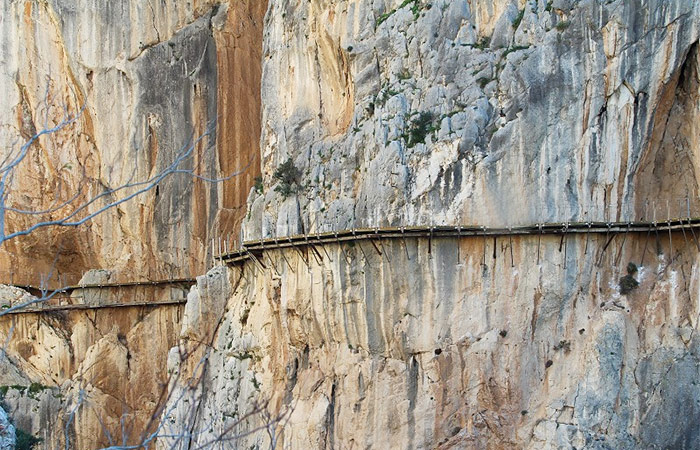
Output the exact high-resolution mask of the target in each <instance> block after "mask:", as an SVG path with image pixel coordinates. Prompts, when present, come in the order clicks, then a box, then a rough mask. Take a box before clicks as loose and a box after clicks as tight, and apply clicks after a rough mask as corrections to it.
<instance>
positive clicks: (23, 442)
mask: <svg viewBox="0 0 700 450" xmlns="http://www.w3.org/2000/svg"><path fill="white" fill-rule="evenodd" d="M15 436H16V437H17V441H16V443H15V449H16V450H32V449H33V448H34V447H35V446H36V445H37V444H38V443H40V442H41V441H42V440H41V438H38V437H36V436H34V435H32V434H29V433H27V432H26V431H24V430H23V429H21V428H16V429H15Z"/></svg>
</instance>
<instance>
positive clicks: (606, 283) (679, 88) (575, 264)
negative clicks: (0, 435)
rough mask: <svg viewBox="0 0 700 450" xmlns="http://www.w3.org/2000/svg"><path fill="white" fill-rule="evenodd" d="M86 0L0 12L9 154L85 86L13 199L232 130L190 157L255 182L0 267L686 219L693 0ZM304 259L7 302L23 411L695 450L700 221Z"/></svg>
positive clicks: (148, 269)
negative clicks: (70, 307) (104, 304)
mask: <svg viewBox="0 0 700 450" xmlns="http://www.w3.org/2000/svg"><path fill="white" fill-rule="evenodd" d="M80 6H85V7H80ZM80 6H74V5H73V4H72V3H71V4H68V3H61V2H56V1H52V2H48V3H47V2H44V3H39V4H37V3H34V2H30V1H24V2H13V3H10V4H7V5H4V6H3V8H4V9H3V11H2V15H0V21H2V22H0V23H1V24H2V25H3V26H1V27H0V33H4V34H3V36H2V40H1V41H0V42H1V43H2V45H0V49H2V50H1V51H2V53H1V54H0V56H2V58H0V59H2V60H3V62H4V66H3V75H2V76H1V77H0V80H1V81H0V83H2V84H0V89H2V90H3V92H4V91H5V90H7V92H9V94H8V95H9V97H8V98H9V99H10V101H8V102H5V103H3V105H1V106H0V108H5V109H4V110H3V112H4V113H5V114H2V115H0V116H2V117H4V118H6V119H3V120H7V121H8V123H7V126H3V127H0V133H3V134H2V137H3V139H4V141H3V142H10V143H15V142H17V141H18V139H20V138H24V139H26V137H27V136H30V135H31V134H32V133H33V130H35V129H39V128H40V126H41V125H39V124H42V123H43V122H42V118H43V117H44V116H45V115H46V114H47V112H48V116H49V124H53V123H56V121H57V120H58V119H57V118H58V117H60V116H61V114H63V109H62V107H63V105H64V104H65V105H67V106H68V107H69V109H70V110H71V111H76V110H79V108H80V105H83V104H84V105H87V106H86V108H85V110H84V111H83V112H82V113H81V115H80V116H79V119H78V120H77V121H76V123H75V124H74V125H73V126H72V127H71V128H70V129H66V130H63V131H61V132H60V133H57V134H55V135H53V136H52V137H51V138H42V139H40V140H39V142H38V143H36V144H34V147H32V148H33V149H35V150H36V151H35V152H33V153H32V158H33V159H32V165H28V166H27V167H26V168H24V169H23V171H21V172H18V175H17V177H16V179H15V180H14V182H15V183H17V185H18V187H17V189H18V190H16V191H15V192H21V193H22V195H20V196H18V197H16V198H14V199H13V201H14V202H17V203H16V204H17V205H18V206H19V205H22V206H24V205H29V206H32V207H35V208H39V207H51V206H52V205H54V204H56V202H60V200H61V199H65V198H66V195H68V193H69V192H75V191H76V189H77V186H78V185H81V184H82V185H83V186H86V187H85V188H84V189H85V190H86V193H85V195H88V193H90V192H93V193H94V192H101V190H102V189H110V188H114V187H116V186H119V185H120V184H123V183H124V182H125V181H127V180H129V179H130V177H131V175H132V174H134V176H136V175H138V176H141V177H144V176H146V177H147V176H149V175H151V174H154V173H157V172H158V170H160V169H162V168H163V167H165V166H166V165H167V164H168V161H169V160H170V159H171V158H172V157H173V156H174V155H175V154H176V152H177V150H178V149H179V148H181V146H182V145H183V141H185V142H186V141H187V139H188V138H189V137H190V136H191V135H195V136H196V135H198V134H201V133H202V132H203V130H205V127H206V124H208V123H209V122H211V121H212V120H214V119H215V118H216V119H217V122H218V124H219V127H218V128H217V134H216V139H214V138H213V136H207V137H206V138H205V139H204V140H202V141H200V142H199V143H198V144H197V145H196V146H195V156H194V157H193V158H192V160H188V162H187V164H191V166H188V167H196V168H197V169H198V170H200V169H201V172H198V173H202V174H207V175H208V176H210V175H214V174H226V173H229V172H230V171H235V170H237V169H239V168H241V167H243V168H245V167H248V168H253V169H252V170H249V171H248V172H246V174H245V175H244V176H240V177H237V178H234V181H233V182H232V183H229V184H219V185H211V184H208V183H205V182H203V181H202V180H199V181H194V182H193V181H192V180H191V179H190V180H186V179H185V178H182V177H172V178H169V179H168V180H167V181H164V182H163V183H162V184H161V185H160V186H159V188H158V189H157V190H152V191H150V192H149V193H148V194H147V195H146V196H144V197H141V198H140V200H139V201H137V202H135V203H133V204H132V203H130V204H129V205H124V206H123V207H121V208H119V209H117V210H115V212H116V216H117V219H114V216H112V215H109V216H108V215H104V216H101V217H100V218H99V219H98V220H96V221H94V222H93V223H92V225H91V227H90V228H86V229H82V228H78V229H74V230H73V229H68V230H62V231H60V232H52V233H48V232H47V233H37V234H36V235H33V236H32V237H31V238H30V239H27V240H16V241H12V243H10V244H6V246H5V248H4V249H3V250H2V251H3V252H4V253H0V258H4V259H1V261H2V262H3V264H5V262H8V263H9V262H10V261H12V263H13V266H14V267H17V268H21V267H24V268H26V267H31V268H32V269H33V270H35V271H41V270H46V269H45V268H48V267H50V266H52V265H53V264H54V260H55V259H56V255H57V254H58V255H59V257H58V264H57V265H58V266H60V267H64V268H67V267H70V270H75V271H78V272H83V271H85V270H86V269H88V268H94V267H105V268H109V269H112V270H114V271H115V274H116V275H115V276H117V277H118V276H122V275H124V274H129V275H139V276H143V277H147V276H167V275H168V274H173V272H176V271H178V270H181V271H182V270H184V271H185V272H187V270H188V269H189V270H191V271H196V270H201V268H202V267H203V266H204V260H205V259H206V257H207V254H206V251H207V250H206V242H207V239H208V238H209V237H210V234H209V233H210V230H211V229H212V228H216V227H217V226H218V227H219V228H220V229H221V230H234V229H235V228H236V227H237V226H238V224H239V223H241V222H243V225H242V226H243V230H244V234H245V236H246V237H247V238H248V239H258V238H260V237H269V236H286V235H289V234H297V233H301V232H309V231H312V232H314V231H326V230H333V229H344V228H349V227H365V226H383V225H411V224H419V225H428V224H441V223H448V224H458V223H461V224H469V223H476V224H479V225H487V226H504V227H508V226H514V225H519V224H531V223H537V222H546V221H556V222H565V221H587V220H602V221H612V220H623V221H624V220H657V219H658V220H664V219H666V218H668V217H670V216H679V215H685V214H687V213H688V210H690V212H691V214H693V215H698V214H699V213H700V204H698V203H699V200H698V195H697V194H698V192H697V191H698V188H697V185H698V176H697V173H696V167H697V166H698V165H697V164H696V159H697V148H698V146H697V143H698V129H697V123H698V119H699V117H698V111H700V109H699V108H698V106H700V105H698V101H699V100H698V99H699V93H700V76H699V75H698V74H699V72H698V66H699V62H700V55H699V53H698V49H697V41H698V34H699V32H700V30H699V26H700V2H699V1H697V0H692V1H687V0H673V1H662V0H648V1H623V0H606V1H602V0H581V1H569V0H551V1H542V0H540V1H537V0H497V1H486V0H483V1H482V0H470V1H448V0H436V1H430V2H427V1H424V0H408V1H399V0H391V1H389V0H377V1H368V0H354V1H345V0H310V1H309V0H303V1H302V0H292V1H284V2H282V1H274V0H272V1H270V2H269V4H266V3H263V2H254V1H252V0H251V1H248V2H245V1H244V2H235V3H230V4H228V3H221V4H218V3H217V4H208V3H193V4H188V3H177V4H175V3H167V2H165V3H164V2H160V3H157V4H155V3H154V4H151V3H149V2H146V3H143V2H142V3H139V4H138V5H136V4H132V3H110V4H105V5H98V6H94V5H80ZM263 14H265V17H264V22H263V21H262V15H263ZM97 19H99V20H97ZM6 24H7V25H6ZM95 24H100V26H97V25H95ZM17 36H22V37H23V38H22V39H20V40H18V38H17ZM103 36H106V37H104V38H103ZM96 37H99V40H98V39H97V38H96ZM261 41H262V44H260V42H261ZM96 42H101V43H105V45H95V43H96ZM25 61H31V63H30V62H25ZM258 64H259V65H258ZM46 74H51V77H50V79H49V81H48V82H46V76H45V75H46ZM259 77H260V78H259ZM18 80H19V81H18ZM256 83H259V84H256ZM47 84H48V92H49V93H50V96H51V98H53V99H55V98H60V99H61V100H60V101H54V102H48V106H47V105H43V104H42V100H43V99H44V98H45V94H44V93H45V92H46V86H47ZM247 86H250V87H251V88H254V89H248V88H247ZM258 88H259V89H260V92H261V97H260V103H257V102H258V97H257V94H254V93H251V91H253V90H254V91H256V92H257V89H258ZM59 106H60V107H59ZM115 111H119V113H118V117H119V119H118V120H114V119H113V117H114V114H115ZM258 113H260V114H261V117H262V121H261V123H260V124H259V125H258V126H256V124H258V122H257V119H256V117H258V116H257V114H258ZM258 135H259V136H260V149H259V150H258V149H257V147H256V142H257V141H258ZM4 147H7V145H5V146H4ZM258 151H259V153H258ZM257 164H260V170H261V173H262V183H261V184H259V185H258V186H256V188H255V189H251V184H252V182H253V177H254V175H255V174H256V173H257ZM74 172H77V173H79V175H78V176H73V175H70V176H69V175H68V174H69V173H74ZM64 173H65V175H59V176H55V175H51V174H64ZM59 180H60V182H59ZM49 194H50V195H49ZM81 195H83V194H82V193H81ZM246 195H247V210H246V211H243V205H242V201H243V199H244V197H245V196H246ZM244 214H245V218H244ZM14 220H17V219H16V218H15V219H14ZM15 223H19V222H15ZM611 238H612V240H611ZM47 242H48V243H50V244H51V245H52V246H53V247H52V248H51V251H46V247H47V245H46V243H47ZM429 245H430V252H429V251H428V246H429ZM56 248H59V249H61V251H59V252H57V251H56ZM316 250H317V252H315V251H313V250H309V249H306V250H301V249H300V250H288V251H285V252H284V253H282V252H279V251H268V252H265V253H264V254H263V255H258V256H257V257H258V258H260V260H259V261H257V262H247V263H246V264H244V265H243V266H242V267H235V268H228V269H223V268H220V267H217V268H215V269H213V270H212V271H210V272H209V273H208V274H207V275H206V276H202V277H199V278H198V281H197V286H196V287H195V288H194V289H193V290H192V291H191V292H190V294H189V295H188V302H187V305H186V307H185V309H184V312H183V317H182V320H181V321H180V319H179V316H177V315H176V313H175V311H178V310H177V308H173V309H166V310H158V311H157V312H153V313H151V314H149V315H147V316H145V317H142V316H141V315H140V314H141V313H136V312H131V313H123V314H122V313H119V314H115V315H112V316H100V317H102V318H101V319H99V318H98V316H95V317H91V316H89V314H85V315H83V316H80V315H76V316H70V317H69V318H67V319H66V318H65V317H63V316H62V318H54V317H51V316H47V317H43V316H42V319H40V320H38V319H37V318H35V317H34V318H32V317H33V316H22V318H21V319H17V320H18V322H16V323H15V324H14V326H13V325H12V324H11V323H10V322H9V321H8V320H7V319H3V320H5V322H3V323H2V324H0V325H2V326H3V327H4V329H3V333H4V336H10V335H12V336H13V337H12V339H10V340H8V342H9V343H8V346H7V347H8V351H7V354H8V362H9V363H8V364H4V365H3V366H4V367H3V368H2V373H4V375H3V377H4V379H7V380H17V381H16V382H15V381H12V382H8V383H7V385H8V386H9V385H10V384H13V385H17V386H20V388H21V389H17V388H9V387H8V389H7V392H6V399H8V400H7V401H8V405H7V406H8V409H9V413H10V415H11V416H12V417H14V418H15V420H17V421H20V422H21V423H22V424H23V425H22V426H23V427H24V428H27V429H31V431H33V432H38V430H39V427H41V426H44V427H45V428H46V429H51V430H53V431H51V432H50V433H48V434H46V435H45V436H44V438H45V442H46V443H47V445H60V444H62V443H63V442H64V440H65V436H62V434H61V432H60V430H62V429H63V425H64V423H65V422H61V421H62V420H65V418H62V416H60V414H57V413H56V411H72V410H75V411H77V412H78V413H77V415H76V416H75V422H71V423H75V425H72V428H71V427H69V428H71V433H73V434H72V435H71V436H70V439H71V441H72V442H75V443H76V444H75V445H76V446H77V447H79V448H82V447H96V446H100V445H108V444H109V443H110V438H111V440H112V441H113V440H114V439H116V438H115V436H117V435H118V433H119V432H121V431H120V430H121V429H120V428H119V424H120V418H121V417H123V415H124V414H127V416H128V418H129V420H132V422H131V423H133V424H134V425H133V428H132V429H133V430H141V431H140V432H137V433H131V434H130V435H129V438H130V439H138V437H139V435H141V434H142V433H143V432H144V430H146V432H148V431H149V430H154V431H159V434H161V438H160V439H158V441H157V445H158V446H160V447H163V448H173V447H174V448H183V449H184V448H191V447H197V446H203V447H207V446H214V445H215V444H216V445H219V444H221V445H222V446H224V445H228V444H231V445H232V446H236V447H241V448H251V447H253V448H262V447H264V446H268V445H269V444H273V446H274V447H277V448H355V447H368V448H375V447H376V448H383V447H388V446H396V447H400V448H427V447H430V448H433V447H437V448H514V447H515V448H521V447H522V448H538V449H539V448H583V447H587V448H600V449H607V448H610V449H612V448H640V447H641V448H658V447H666V446H669V447H674V448H695V447H698V446H700V435H698V432H697V427H696V424H697V422H698V420H699V419H700V407H699V406H698V405H700V390H699V389H698V386H697V380H698V378H699V374H698V367H699V366H700V361H699V360H698V339H697V337H696V333H695V330H696V328H697V321H698V317H700V305H699V304H698V298H700V297H699V294H700V292H699V291H698V264H699V262H700V261H699V260H698V256H697V247H696V245H695V243H694V241H693V236H691V235H688V234H687V233H678V232H677V233H674V234H672V235H671V236H666V235H663V234H662V235H661V236H658V235H655V234H651V233H650V234H649V235H644V234H630V235H627V234H620V235H617V236H614V237H613V236H605V235H594V236H580V235H579V236H578V237H575V236H567V237H566V238H565V239H561V238H560V237H556V238H554V237H547V236H545V237H543V238H542V239H541V241H540V239H538V238H537V237H513V238H508V237H500V238H495V239H482V238H465V239H461V240H455V239H438V240H433V241H432V242H431V243H430V244H428V242H427V240H409V241H408V242H407V243H406V244H404V243H403V242H402V241H400V240H395V241H391V242H390V241H384V242H382V247H381V249H380V251H381V252H382V254H381V255H380V254H379V252H377V251H376V250H375V249H374V247H373V246H371V245H369V244H368V243H364V244H363V243H354V244H347V245H344V246H343V247H342V248H341V247H340V246H337V245H329V246H326V247H324V248H323V249H321V248H318V249H316ZM19 255H22V258H26V259H19V258H20V256H19ZM630 263H632V264H631V265H630ZM4 267H9V266H7V265H6V266H4ZM628 267H629V271H630V273H628V272H627V268H628ZM635 268H636V269H635ZM64 270H67V269H64ZM637 284H638V285H637ZM81 314H82V313H81ZM71 317H73V318H71ZM56 320H58V321H59V323H54V322H56ZM61 321H67V323H63V322H61ZM115 323H116V324H117V326H116V328H115V327H114V324H115ZM153 342H157V343H158V344H157V345H153V344H152V343H153ZM52 347H56V348H52ZM166 349H169V351H168V350H166ZM55 352H58V353H57V354H58V355H59V356H52V355H54V354H56V353H55ZM130 355H131V357H129V356H130ZM137 355H138V356H137ZM54 358H56V361H57V362H54V361H53V359H54ZM139 358H141V359H139ZM115 368H116V371H115ZM32 383H40V386H42V387H43V386H48V387H49V389H43V388H39V386H37V385H36V384H35V385H34V388H33V389H32ZM59 385H60V388H59V387H58V386H59ZM130 386H139V389H133V390H129V387H130ZM161 386H167V387H168V388H169V389H168V392H169V394H168V398H167V401H166V402H165V403H164V404H165V409H164V410H162V411H161V412H160V415H159V417H160V421H157V423H156V422H153V423H151V422H150V416H149V414H151V413H150V411H153V410H154V409H153V407H154V406H157V405H158V404H159V402H158V397H154V396H153V393H154V392H161V391H159V388H160V387H161ZM30 391H31V392H32V396H31V397H30V396H29V395H28V394H29V392H30ZM125 399H126V400H125ZM88 400H89V401H88ZM71 408H72V409H71ZM29 411H32V412H33V413H34V414H32V413H30V412H29ZM42 421H43V422H42ZM47 424H48V426H47ZM117 429H119V431H114V430H117ZM57 430H58V431H57ZM104 430H108V431H109V433H106V432H105V431H104ZM163 435H167V436H163ZM223 439H225V440H223ZM132 442H135V441H132ZM193 444H194V445H193Z"/></svg>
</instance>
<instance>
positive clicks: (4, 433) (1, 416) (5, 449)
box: [0, 408, 15, 450]
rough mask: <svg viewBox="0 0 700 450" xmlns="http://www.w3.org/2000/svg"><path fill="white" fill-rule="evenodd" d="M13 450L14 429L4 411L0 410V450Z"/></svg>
mask: <svg viewBox="0 0 700 450" xmlns="http://www.w3.org/2000/svg"><path fill="white" fill-rule="evenodd" d="M14 449H15V427H14V425H12V423H11V422H10V420H9V418H8V417H7V413H6V412H5V410H4V409H2V408H0V450H14Z"/></svg>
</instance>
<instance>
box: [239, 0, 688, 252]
mask: <svg viewBox="0 0 700 450" xmlns="http://www.w3.org/2000/svg"><path fill="white" fill-rule="evenodd" d="M402 5H403V6H402ZM698 8H699V3H698V2H697V1H651V2H640V1H610V2H600V1H594V0H585V1H577V2H569V1H551V2H546V1H525V0H520V1H515V0H512V1H506V0H503V1H496V2H493V1H491V0H488V1H471V2H455V1H447V0H444V1H443V0H439V1H431V2H424V1H409V2H399V1H358V2H345V1H330V0H328V1H321V0H313V1H311V2H307V1H292V2H273V3H271V5H270V10H269V12H268V15H267V17H266V36H265V42H264V58H265V59H264V64H263V82H262V83H263V91H262V95H263V97H262V101H263V135H262V141H261V146H262V148H261V151H262V154H263V174H264V184H265V186H266V189H265V192H264V194H259V193H253V194H252V195H251V198H250V212H249V220H248V221H247V222H246V233H247V236H249V237H250V238H253V239H255V238H258V237H259V236H261V235H262V236H274V235H280V236H284V235H287V234H289V233H299V232H301V231H303V230H306V231H308V230H311V231H315V230H321V231H324V230H331V229H344V228H349V227H353V226H356V227H363V226H376V225H379V226H382V225H402V224H403V225H409V224H423V225H426V224H430V223H436V224H439V223H447V224H452V223H458V222H459V223H465V224H472V223H475V224H483V225H493V226H515V225H522V224H530V223H537V222H542V221H562V222H563V221H567V220H570V221H586V220H626V219H641V218H643V217H651V216H652V215H653V213H654V211H653V210H654V209H655V212H656V215H657V216H658V218H662V217H663V218H664V219H665V218H666V217H667V211H668V210H670V214H671V215H672V216H676V215H678V213H679V199H681V198H684V197H685V196H686V192H688V193H692V192H694V191H695V190H696V189H697V174H696V172H695V167H696V166H697V165H696V164H694V163H693V164H690V161H695V159H696V153H697V150H696V148H697V146H695V145H693V144H694V143H695V142H696V141H697V138H696V135H697V133H695V130H694V127H695V125H692V124H694V123H697V120H695V119H694V118H695V117H697V111H698V110H697V107H696V105H697V77H696V75H695V74H696V67H697V50H696V42H697V40H698V31H699V27H698V16H699V15H700V12H699V9H698ZM329 43H332V45H333V46H334V48H335V51H336V58H335V61H336V63H335V64H336V65H337V66H336V65H333V64H327V63H326V62H324V59H323V58H322V57H321V56H322V55H323V53H324V46H325V45H331V44H329ZM320 74H323V75H320ZM683 74H686V75H687V76H686V75H683ZM328 77H333V78H334V82H335V83H336V84H338V85H339V86H341V87H342V88H334V89H332V93H333V96H334V98H333V100H332V101H329V100H327V99H326V98H325V97H324V93H323V88H324V86H331V85H332V84H329V83H328V82H327V81H326V78H328ZM688 83H690V84H692V85H693V86H694V90H692V89H691V90H690V91H688V90H687V89H686V85H687V84H688ZM691 92H692V94H690V93H691ZM686 94H690V95H691V97H690V99H692V101H689V102H688V101H687V97H686ZM342 101H347V102H350V103H351V107H348V106H342V107H335V106H334V111H335V113H338V112H339V111H344V114H345V111H348V112H349V114H351V116H352V118H351V120H350V121H349V122H347V126H346V127H345V128H344V130H343V132H341V133H338V132H337V129H334V128H332V127H329V125H328V121H329V120H332V119H333V116H332V115H331V116H330V118H329V116H328V113H327V112H326V111H325V109H324V105H327V104H329V103H330V104H333V105H336V102H342ZM675 113H680V115H678V116H677V117H679V118H680V121H681V122H682V123H683V124H685V125H682V126H680V125H674V122H675V121H674V120H667V119H668V118H669V116H674V114H675ZM673 136H677V137H676V138H674V137H673ZM676 147H677V148H678V149H679V150H678V152H676V151H671V150H670V149H674V148H676ZM674 154H675V155H676V156H673V155H674ZM288 158H291V159H292V160H293V162H294V164H295V165H296V166H297V167H298V168H299V169H300V170H301V171H302V172H303V175H302V176H301V178H300V179H299V182H298V186H297V190H298V192H297V193H295V194H293V195H291V196H289V197H288V198H286V199H285V198H284V196H283V195H282V194H280V193H279V192H276V190H275V187H276V186H278V185H279V182H278V181H277V179H275V177H273V175H274V173H275V170H276V169H277V168H278V167H279V166H280V164H281V163H283V162H285V161H286V160H287V159H288ZM662 165H664V166H665V169H664V170H661V171H659V170H658V168H659V167H660V166H662ZM669 175H670V178H671V179H669V178H668V176H669ZM666 200H669V206H668V209H667V205H666ZM646 202H649V205H646ZM652 203H653V204H652ZM691 208H692V209H693V210H694V211H697V210H700V205H698V202H697V199H695V200H693V204H692V205H691Z"/></svg>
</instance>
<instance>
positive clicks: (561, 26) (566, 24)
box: [556, 20, 571, 31]
mask: <svg viewBox="0 0 700 450" xmlns="http://www.w3.org/2000/svg"><path fill="white" fill-rule="evenodd" d="M569 25H571V22H569V21H568V20H562V21H561V22H559V23H558V24H557V27H556V28H557V30H559V31H564V30H566V29H567V28H569Z"/></svg>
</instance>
